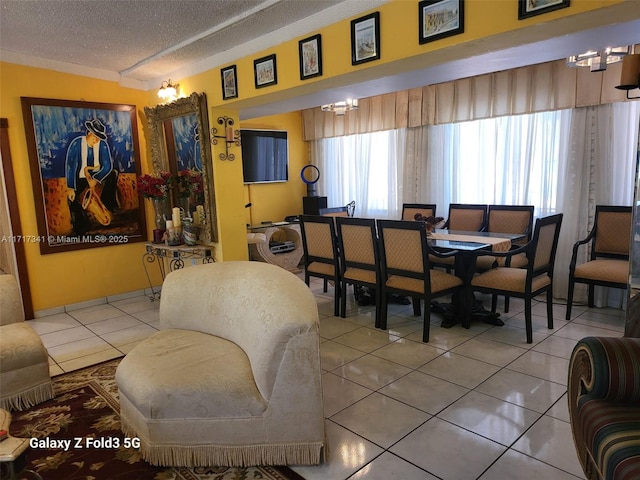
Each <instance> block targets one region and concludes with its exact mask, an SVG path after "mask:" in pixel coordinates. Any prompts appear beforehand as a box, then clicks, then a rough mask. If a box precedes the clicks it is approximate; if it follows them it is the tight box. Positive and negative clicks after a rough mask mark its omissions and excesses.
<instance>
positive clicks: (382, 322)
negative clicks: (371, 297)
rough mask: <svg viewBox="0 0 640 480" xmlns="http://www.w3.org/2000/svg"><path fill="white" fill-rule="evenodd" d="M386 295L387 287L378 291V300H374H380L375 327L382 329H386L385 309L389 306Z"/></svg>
mask: <svg viewBox="0 0 640 480" xmlns="http://www.w3.org/2000/svg"><path fill="white" fill-rule="evenodd" d="M387 295H388V294H387V289H386V288H382V289H380V292H379V297H380V300H376V302H378V301H379V302H380V315H376V322H377V324H376V327H377V328H381V329H382V330H386V329H387V309H388V308H389V302H388V301H387Z"/></svg>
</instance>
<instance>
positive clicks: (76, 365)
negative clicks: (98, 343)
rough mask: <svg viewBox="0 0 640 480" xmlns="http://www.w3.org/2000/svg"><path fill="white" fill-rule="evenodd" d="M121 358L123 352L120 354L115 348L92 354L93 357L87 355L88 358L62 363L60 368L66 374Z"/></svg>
mask: <svg viewBox="0 0 640 480" xmlns="http://www.w3.org/2000/svg"><path fill="white" fill-rule="evenodd" d="M121 356H122V353H121V352H119V351H118V350H116V349H115V348H110V349H109V350H103V351H101V352H96V353H92V354H91V355H87V356H86V357H80V358H75V359H73V360H69V361H67V362H62V363H61V364H60V367H61V368H62V369H63V370H64V371H65V372H72V371H74V370H79V369H81V368H85V367H90V366H91V365H96V364H97V363H101V362H106V361H107V360H113V359H114V358H118V357H121Z"/></svg>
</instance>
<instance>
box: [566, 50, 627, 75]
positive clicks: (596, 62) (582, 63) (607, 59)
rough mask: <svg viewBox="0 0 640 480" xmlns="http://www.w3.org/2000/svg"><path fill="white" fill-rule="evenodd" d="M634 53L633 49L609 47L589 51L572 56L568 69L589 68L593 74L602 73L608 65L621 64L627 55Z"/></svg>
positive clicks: (569, 59) (568, 60)
mask: <svg viewBox="0 0 640 480" xmlns="http://www.w3.org/2000/svg"><path fill="white" fill-rule="evenodd" d="M631 53H633V47H632V46H631V45H627V46H624V47H608V48H605V49H604V50H589V51H587V52H584V53H579V54H578V55H571V56H570V57H569V58H568V59H567V66H568V67H589V70H590V71H592V72H601V71H603V70H606V69H607V65H610V64H612V63H617V62H621V61H622V60H623V59H624V57H625V56H626V55H630V54H631Z"/></svg>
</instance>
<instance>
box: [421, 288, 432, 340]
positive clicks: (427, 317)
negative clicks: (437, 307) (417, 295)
mask: <svg viewBox="0 0 640 480" xmlns="http://www.w3.org/2000/svg"><path fill="white" fill-rule="evenodd" d="M430 326H431V301H430V299H428V298H425V299H424V320H423V326H422V341H423V342H425V343H426V342H428V341H429V327H430Z"/></svg>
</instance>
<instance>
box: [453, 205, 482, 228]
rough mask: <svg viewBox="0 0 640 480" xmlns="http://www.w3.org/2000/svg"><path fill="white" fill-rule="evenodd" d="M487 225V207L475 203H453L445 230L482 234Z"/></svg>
mask: <svg viewBox="0 0 640 480" xmlns="http://www.w3.org/2000/svg"><path fill="white" fill-rule="evenodd" d="M486 225H487V206H486V205H482V204H473V203H452V204H450V205H449V218H447V222H446V223H445V224H444V228H448V229H449V230H464V231H466V232H481V231H483V230H484V229H485V227H486Z"/></svg>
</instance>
